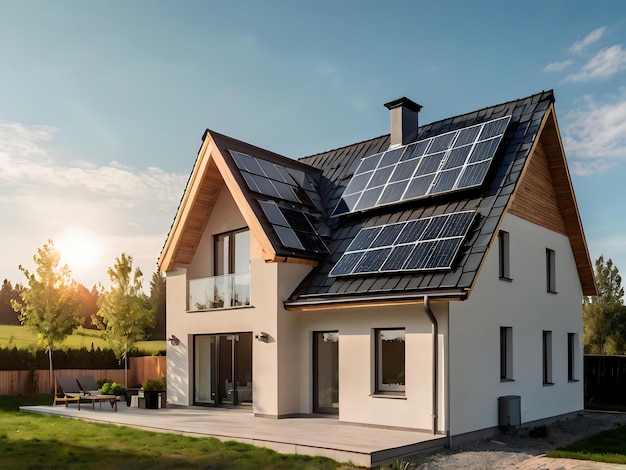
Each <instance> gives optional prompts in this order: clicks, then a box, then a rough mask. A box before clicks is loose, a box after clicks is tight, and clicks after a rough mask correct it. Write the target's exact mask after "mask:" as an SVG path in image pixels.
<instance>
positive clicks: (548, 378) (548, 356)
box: [541, 330, 554, 385]
mask: <svg viewBox="0 0 626 470" xmlns="http://www.w3.org/2000/svg"><path fill="white" fill-rule="evenodd" d="M541 339H542V341H541V350H542V363H543V364H542V372H543V384H544V385H554V382H553V381H552V331H551V330H543V331H542V334H541Z"/></svg>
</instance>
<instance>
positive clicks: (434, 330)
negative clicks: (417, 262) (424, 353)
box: [424, 295, 439, 434]
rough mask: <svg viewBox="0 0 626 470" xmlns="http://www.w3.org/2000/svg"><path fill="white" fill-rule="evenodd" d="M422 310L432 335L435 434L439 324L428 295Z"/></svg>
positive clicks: (434, 426)
mask: <svg viewBox="0 0 626 470" xmlns="http://www.w3.org/2000/svg"><path fill="white" fill-rule="evenodd" d="M424 311H425V312H426V315H428V318H429V319H430V321H431V323H432V337H433V364H432V374H433V376H432V382H433V390H432V404H433V409H432V417H433V434H437V427H438V422H437V421H438V415H437V412H438V410H439V395H438V387H437V378H438V376H439V347H438V346H439V345H438V336H439V325H438V323H437V319H436V318H435V314H434V313H433V311H432V309H431V307H430V298H429V297H428V295H425V296H424Z"/></svg>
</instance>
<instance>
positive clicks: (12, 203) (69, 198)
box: [0, 122, 188, 288]
mask: <svg viewBox="0 0 626 470" xmlns="http://www.w3.org/2000/svg"><path fill="white" fill-rule="evenodd" d="M53 137H54V129H52V128H50V127H46V126H30V127H29V126H25V125H23V124H19V123H6V122H5V123H0V219H1V220H2V221H3V230H2V241H3V242H2V243H1V244H0V268H1V269H0V279H3V278H8V279H10V280H11V281H13V282H23V281H24V278H23V275H21V273H19V271H18V270H17V266H18V265H19V264H23V265H24V266H25V267H27V268H29V269H32V267H33V266H31V264H32V256H33V254H34V253H35V252H36V250H37V248H39V247H40V246H42V245H43V244H44V243H45V242H46V240H47V239H48V238H52V239H53V240H54V239H55V237H58V236H60V235H61V234H63V232H64V231H65V230H66V229H67V228H68V227H76V226H78V227H84V228H85V229H87V230H89V231H91V232H92V233H94V234H95V235H96V238H97V240H98V241H99V242H100V243H101V245H102V250H101V251H102V255H101V259H102V260H101V262H100V263H99V265H97V266H94V268H93V269H92V270H91V271H90V272H84V273H83V272H80V273H79V272H74V275H75V276H76V277H75V278H76V280H77V281H78V282H81V283H83V284H85V285H87V286H88V287H89V286H91V285H92V284H94V283H97V282H102V283H103V284H105V285H107V284H108V279H107V275H106V270H107V268H108V267H109V266H111V265H112V264H113V262H114V260H115V257H116V256H119V255H120V254H121V253H122V252H125V253H128V254H129V255H131V256H133V257H134V258H135V264H136V266H138V267H140V268H141V269H142V271H143V272H144V282H145V281H148V280H149V278H150V276H151V274H152V272H154V271H155V270H156V264H155V263H156V261H157V258H158V256H159V253H160V250H161V247H162V246H163V243H164V241H165V237H166V236H167V232H168V230H169V227H170V224H171V222H172V220H173V218H174V215H175V211H176V207H177V206H178V203H179V201H180V197H181V195H182V191H183V189H184V187H185V183H186V182H187V178H188V176H187V175H180V174H172V173H166V172H165V171H163V170H162V169H160V168H154V167H152V168H147V169H140V170H138V169H134V168H132V167H129V166H126V165H124V164H121V163H119V162H112V163H110V164H108V165H103V166H96V165H94V164H92V163H86V162H84V161H81V162H78V163H74V164H72V165H71V166H69V165H64V164H61V163H60V162H59V160H58V159H56V158H55V156H54V154H53V152H51V150H50V148H49V143H50V142H52V140H53ZM70 268H72V267H71V266H70ZM79 275H80V276H81V277H78V276H79ZM147 285H148V284H147V282H146V284H145V285H144V288H147Z"/></svg>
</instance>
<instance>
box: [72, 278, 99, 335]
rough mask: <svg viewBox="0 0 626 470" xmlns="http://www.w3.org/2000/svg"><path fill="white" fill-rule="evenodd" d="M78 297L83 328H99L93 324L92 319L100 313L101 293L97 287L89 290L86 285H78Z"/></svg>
mask: <svg viewBox="0 0 626 470" xmlns="http://www.w3.org/2000/svg"><path fill="white" fill-rule="evenodd" d="M76 295H77V297H78V302H79V304H80V309H79V313H78V316H79V318H80V324H81V326H82V327H84V328H97V325H95V324H93V322H92V318H93V316H94V315H96V314H97V313H98V297H100V291H99V290H98V288H97V287H96V286H93V287H92V288H91V290H88V289H87V288H86V287H85V286H84V285H82V284H78V285H77V286H76Z"/></svg>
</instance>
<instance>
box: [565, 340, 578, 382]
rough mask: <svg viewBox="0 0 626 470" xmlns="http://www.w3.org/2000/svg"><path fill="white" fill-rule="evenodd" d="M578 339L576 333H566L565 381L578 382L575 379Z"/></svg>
mask: <svg viewBox="0 0 626 470" xmlns="http://www.w3.org/2000/svg"><path fill="white" fill-rule="evenodd" d="M577 346H578V339H577V335H576V333H567V380H568V382H578V379H576V351H577V349H578V348H577Z"/></svg>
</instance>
